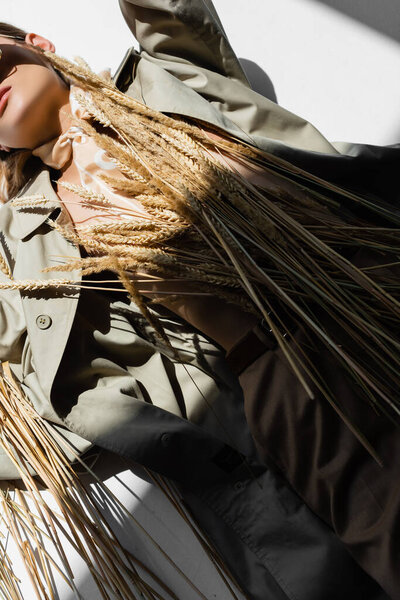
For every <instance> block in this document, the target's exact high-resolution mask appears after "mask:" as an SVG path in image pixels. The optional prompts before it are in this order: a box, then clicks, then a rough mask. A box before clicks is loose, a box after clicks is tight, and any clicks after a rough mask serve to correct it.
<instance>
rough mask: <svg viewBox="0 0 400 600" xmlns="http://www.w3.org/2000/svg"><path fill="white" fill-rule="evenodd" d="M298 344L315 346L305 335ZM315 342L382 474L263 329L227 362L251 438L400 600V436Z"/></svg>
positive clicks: (330, 380) (328, 378) (332, 383)
mask: <svg viewBox="0 0 400 600" xmlns="http://www.w3.org/2000/svg"><path fill="white" fill-rule="evenodd" d="M294 338H295V339H296V340H297V341H298V342H299V343H306V344H307V346H308V347H309V346H310V338H309V337H306V336H305V334H304V332H302V331H301V330H299V329H298V330H297V331H296V332H295V333H294ZM312 341H313V346H314V349H313V351H312V360H313V361H315V364H317V365H318V368H319V369H320V371H321V372H322V374H323V376H324V379H325V381H326V382H327V384H328V385H329V388H330V390H331V392H332V394H334V397H335V398H336V400H337V401H338V402H340V404H341V407H342V408H343V410H344V411H345V412H346V413H347V414H348V416H349V417H350V419H352V421H353V422H355V423H357V425H358V426H359V428H360V429H361V431H362V432H363V433H364V434H365V435H366V437H367V439H368V440H369V441H370V442H371V444H372V445H373V447H374V448H375V450H376V451H377V453H378V455H379V456H380V458H381V459H382V461H383V463H384V466H383V467H380V466H379V465H378V463H377V462H376V461H375V460H374V459H373V458H372V457H371V456H370V454H369V453H368V452H367V451H366V450H365V449H364V447H363V446H362V445H361V443H360V442H359V440H358V439H357V438H356V436H355V435H354V434H353V433H352V432H351V431H350V429H349V428H348V427H347V426H346V425H345V423H344V422H343V420H342V419H341V418H340V417H339V416H338V414H337V413H336V411H335V410H334V409H333V408H332V407H331V405H330V404H329V403H328V401H327V400H325V399H324V397H322V395H321V393H320V392H319V391H318V390H316V388H315V387H314V388H313V391H314V392H315V399H314V400H311V399H310V398H309V397H308V395H307V394H306V392H305V391H304V389H303V387H302V385H301V384H300V383H299V381H298V379H297V377H296V376H295V375H294V373H293V371H292V370H291V368H290V367H289V366H288V364H287V361H286V359H285V358H284V356H283V354H282V351H281V350H280V348H277V347H276V345H275V343H274V341H273V340H272V339H271V336H270V335H269V334H267V333H265V332H264V331H263V330H262V329H261V327H259V326H256V327H255V328H254V330H252V331H251V332H249V333H248V335H247V336H245V338H244V339H243V340H241V341H240V342H239V343H238V344H237V346H236V347H235V348H234V349H233V350H232V351H231V352H230V353H229V355H228V360H229V361H230V363H231V365H232V367H233V368H234V370H236V372H238V374H239V379H240V383H241V385H242V388H243V391H244V397H245V412H246V416H247V419H248V423H249V427H250V430H251V432H252V435H253V438H254V440H255V442H256V445H257V448H258V451H259V453H260V455H261V457H262V458H263V460H264V461H265V462H267V463H268V462H269V463H271V462H272V463H274V465H275V466H276V467H277V468H278V469H279V470H280V471H282V473H283V474H284V475H285V477H286V478H287V480H288V481H289V483H290V484H291V485H292V486H293V488H294V489H295V490H296V492H297V493H298V494H299V495H300V496H301V497H302V498H303V500H304V501H305V502H306V504H308V506H309V507H310V508H311V509H312V510H313V511H314V512H315V513H316V514H317V515H318V516H319V517H321V518H322V519H323V520H324V521H326V523H328V524H329V525H330V526H331V527H332V528H333V530H334V531H335V532H336V534H337V535H338V536H339V538H340V539H341V540H342V541H343V543H344V544H345V545H346V547H347V549H348V550H349V552H350V553H351V554H352V555H353V557H354V558H355V560H356V561H357V562H358V563H359V564H360V565H361V567H362V568H363V569H364V570H365V571H366V572H367V573H369V575H371V576H372V577H373V578H374V579H375V580H376V581H378V583H379V584H380V585H381V587H382V588H383V589H384V590H385V591H386V592H387V593H388V595H389V596H390V597H391V598H393V600H400V428H399V427H396V426H394V425H392V424H391V423H390V421H389V420H388V419H387V418H385V417H384V416H380V415H378V414H377V412H376V411H374V410H373V409H372V408H370V407H369V406H368V405H367V404H366V403H364V402H363V401H362V400H360V398H358V397H357V393H356V390H355V389H354V386H353V387H352V386H351V385H350V384H349V382H348V381H347V380H346V376H345V374H344V373H343V371H341V368H340V366H339V365H337V363H335V360H334V359H333V357H332V355H331V354H330V353H329V352H328V350H326V349H325V348H324V347H323V345H322V343H320V342H319V341H318V340H312ZM399 393H400V391H399Z"/></svg>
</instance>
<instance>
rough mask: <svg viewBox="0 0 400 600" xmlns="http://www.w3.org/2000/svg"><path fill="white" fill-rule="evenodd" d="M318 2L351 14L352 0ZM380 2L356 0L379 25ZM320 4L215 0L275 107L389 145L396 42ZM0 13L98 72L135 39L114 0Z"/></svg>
mask: <svg viewBox="0 0 400 600" xmlns="http://www.w3.org/2000/svg"><path fill="white" fill-rule="evenodd" d="M326 1H327V4H330V5H335V6H336V5H337V6H338V7H339V8H340V6H342V7H343V6H346V5H347V4H348V6H349V9H348V11H347V12H352V11H353V12H357V11H355V10H354V0H326ZM387 2H388V0H386V4H384V5H382V4H381V3H380V2H377V1H376V0H374V1H372V2H371V0H363V5H364V7H366V6H367V7H369V14H370V16H371V13H372V17H373V14H374V13H375V14H376V21H377V25H379V28H380V29H381V30H383V29H384V25H385V23H386V25H387V28H388V30H389V29H390V27H391V24H390V23H388V22H387V21H388V20H390V19H393V11H392V12H389V11H387V17H385V13H384V11H382V7H383V6H385V5H386V6H389V5H388V4H387ZM327 4H325V3H324V1H323V0H320V1H317V0H249V1H248V2H246V3H244V2H243V0H215V6H216V7H217V9H218V11H219V13H220V16H221V19H222V21H223V23H224V26H225V29H226V31H227V33H228V35H229V37H230V39H231V42H232V45H233V47H234V49H235V51H236V52H237V54H238V56H239V57H241V58H246V59H250V60H253V61H255V62H256V63H258V64H259V65H260V66H261V67H262V69H263V70H264V71H265V72H266V73H267V74H268V75H269V77H270V78H271V80H272V82H273V84H274V86H275V91H276V94H277V97H278V102H279V103H280V104H281V105H283V106H285V107H286V108H289V109H290V110H292V111H293V112H295V113H297V114H300V115H302V116H304V117H306V118H307V119H308V120H310V121H311V122H313V123H314V125H316V126H317V127H318V128H319V129H320V130H321V131H322V132H323V133H324V135H325V136H326V137H327V138H328V139H330V140H332V141H338V140H343V141H361V142H366V143H374V144H391V143H396V142H397V141H398V140H399V139H400V111H399V106H400V78H399V77H398V74H399V72H400V44H398V43H397V42H396V41H394V40H393V38H391V37H388V36H385V35H384V34H382V33H378V32H377V31H376V30H375V29H373V28H371V27H368V26H366V25H364V24H362V23H360V22H359V21H357V20H355V19H353V18H350V17H348V16H346V15H345V14H344V13H343V12H341V11H339V10H334V9H333V8H330V7H329V6H327ZM359 4H360V3H359ZM371 7H372V8H371ZM364 12H365V10H364ZM0 17H1V20H4V21H11V22H13V23H15V24H18V25H20V26H21V27H24V28H27V29H31V30H36V31H37V32H38V33H41V34H43V35H46V36H48V37H50V38H52V39H53V41H54V42H55V43H56V45H57V50H58V52H59V53H60V54H62V55H65V56H68V57H69V58H72V57H73V56H74V55H82V56H84V57H85V58H86V59H87V60H88V62H89V63H90V64H91V65H92V67H93V68H94V69H96V70H100V69H102V68H104V67H108V66H109V67H111V68H112V69H113V70H114V69H115V68H116V67H117V65H118V64H119V62H120V60H121V59H122V57H123V55H124V53H125V50H126V49H127V48H128V47H129V46H130V45H132V44H133V43H134V42H133V39H132V36H131V34H130V32H129V30H128V28H127V27H126V25H125V22H124V20H123V18H122V16H121V14H120V12H119V8H118V2H117V0H96V2H92V1H91V0H68V2H54V0H1V15H0ZM364 20H365V19H364ZM370 21H371V22H373V18H371V19H370Z"/></svg>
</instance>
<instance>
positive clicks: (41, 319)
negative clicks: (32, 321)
mask: <svg viewBox="0 0 400 600" xmlns="http://www.w3.org/2000/svg"><path fill="white" fill-rule="evenodd" d="M51 324H52V320H51V317H49V315H39V316H38V317H37V319H36V325H37V326H38V327H39V329H48V328H49V327H50V325H51Z"/></svg>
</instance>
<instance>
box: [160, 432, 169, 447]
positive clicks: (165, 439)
mask: <svg viewBox="0 0 400 600" xmlns="http://www.w3.org/2000/svg"><path fill="white" fill-rule="evenodd" d="M171 437H172V436H171V434H170V433H163V434H162V436H161V443H162V445H163V446H164V448H168V446H169V445H170V443H171Z"/></svg>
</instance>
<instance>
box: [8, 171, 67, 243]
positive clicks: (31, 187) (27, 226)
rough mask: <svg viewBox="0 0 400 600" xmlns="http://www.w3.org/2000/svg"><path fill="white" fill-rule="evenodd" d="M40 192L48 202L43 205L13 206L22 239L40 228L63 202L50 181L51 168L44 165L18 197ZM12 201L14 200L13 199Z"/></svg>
mask: <svg viewBox="0 0 400 600" xmlns="http://www.w3.org/2000/svg"><path fill="white" fill-rule="evenodd" d="M36 194H40V195H42V196H44V198H45V199H46V202H44V203H43V205H41V206H32V207H28V206H12V211H13V214H14V217H15V222H16V224H17V231H16V237H17V238H18V239H20V240H22V239H24V238H26V237H28V236H29V235H30V234H31V233H33V232H34V231H35V230H36V229H38V228H39V227H40V226H41V225H42V224H43V223H44V222H45V221H46V219H48V218H49V216H50V215H51V214H52V213H53V212H54V210H55V209H57V208H61V202H60V199H59V197H58V196H57V193H56V192H55V190H54V189H53V186H52V185H51V181H50V171H49V169H47V168H45V167H43V168H42V169H41V170H40V171H39V172H38V173H36V174H35V175H34V176H33V177H32V178H31V179H30V180H29V181H28V183H27V184H26V185H25V187H24V188H23V189H22V190H21V192H20V193H19V194H18V196H17V197H16V198H18V199H21V198H23V197H27V196H34V195H36ZM11 202H12V201H11Z"/></svg>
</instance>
